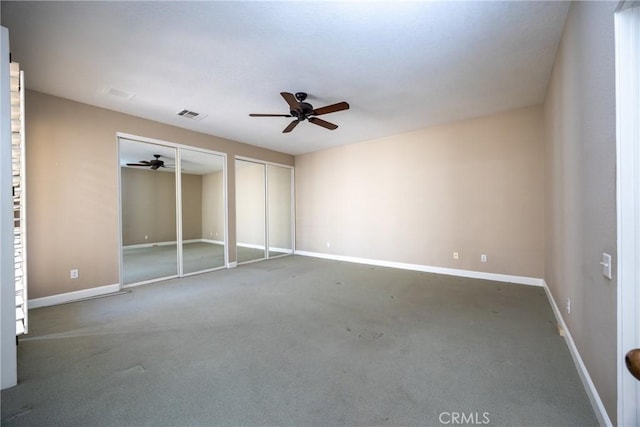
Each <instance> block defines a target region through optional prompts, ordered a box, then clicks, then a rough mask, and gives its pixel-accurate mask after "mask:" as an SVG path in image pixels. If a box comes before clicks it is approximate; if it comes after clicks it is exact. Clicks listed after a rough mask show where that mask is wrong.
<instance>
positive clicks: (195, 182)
mask: <svg viewBox="0 0 640 427" xmlns="http://www.w3.org/2000/svg"><path fill="white" fill-rule="evenodd" d="M180 179H181V181H182V239H183V240H193V239H201V238H202V196H203V185H202V175H191V174H186V173H183V174H182V176H181V177H180Z"/></svg>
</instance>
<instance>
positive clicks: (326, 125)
mask: <svg viewBox="0 0 640 427" xmlns="http://www.w3.org/2000/svg"><path fill="white" fill-rule="evenodd" d="M309 122H310V123H313V124H314V125H318V126H322V127H323V128H327V129H329V130H334V129H338V125H334V124H333V123H329V122H328V121H326V120H322V119H319V118H317V117H309Z"/></svg>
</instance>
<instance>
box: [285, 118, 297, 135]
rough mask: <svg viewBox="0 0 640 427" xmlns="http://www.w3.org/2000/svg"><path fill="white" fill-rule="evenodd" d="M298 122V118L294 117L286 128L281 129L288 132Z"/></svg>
mask: <svg viewBox="0 0 640 427" xmlns="http://www.w3.org/2000/svg"><path fill="white" fill-rule="evenodd" d="M298 123H300V120H298V119H296V120H294V121H292V122H291V123H289V126H287V127H286V128H284V130H283V131H282V133H289V132H291V131H292V130H293V128H295V127H296V126H298Z"/></svg>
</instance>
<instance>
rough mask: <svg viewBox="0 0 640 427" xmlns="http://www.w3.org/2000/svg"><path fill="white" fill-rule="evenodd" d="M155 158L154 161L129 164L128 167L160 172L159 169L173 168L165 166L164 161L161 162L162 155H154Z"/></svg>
mask: <svg viewBox="0 0 640 427" xmlns="http://www.w3.org/2000/svg"><path fill="white" fill-rule="evenodd" d="M153 157H155V159H153V160H140V162H139V163H127V166H142V167H147V168H149V169H151V170H158V168H166V167H169V168H171V166H165V165H164V161H162V160H160V157H162V156H161V155H160V154H154V155H153Z"/></svg>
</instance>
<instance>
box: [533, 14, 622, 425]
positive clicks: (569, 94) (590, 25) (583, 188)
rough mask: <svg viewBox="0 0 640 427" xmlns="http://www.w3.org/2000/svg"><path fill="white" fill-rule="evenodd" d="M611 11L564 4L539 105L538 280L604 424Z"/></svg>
mask: <svg viewBox="0 0 640 427" xmlns="http://www.w3.org/2000/svg"><path fill="white" fill-rule="evenodd" d="M616 5H617V3H616V2H575V3H573V4H572V5H571V8H570V10H569V15H568V17H567V21H566V24H565V29H564V34H563V37H562V42H561V44H560V47H559V51H558V53H557V56H556V60H555V65H554V69H553V74H552V77H551V80H550V83H549V87H548V89H547V96H546V100H545V104H544V118H545V120H544V124H545V133H546V147H545V157H546V165H547V168H546V182H545V196H546V197H545V206H546V209H545V225H546V235H547V240H546V251H545V253H546V274H545V280H546V282H547V284H548V286H549V289H550V290H551V292H552V294H553V296H554V299H555V300H556V301H557V303H558V305H559V306H560V307H561V310H562V311H563V317H564V319H565V321H566V323H567V326H568V328H569V330H570V331H571V335H572V336H573V339H574V341H575V343H576V346H577V348H578V351H579V352H580V355H581V357H582V358H583V360H584V363H585V365H586V367H587V370H588V371H589V374H590V376H591V378H592V380H593V382H594V384H595V386H596V389H597V390H598V393H599V395H600V397H601V398H602V400H603V403H604V405H605V407H606V409H607V412H608V414H609V417H610V418H611V420H612V421H613V423H614V424H615V422H616V421H615V420H616V412H617V404H616V399H617V397H616V388H617V380H616V377H617V374H616V348H617V345H616V337H617V332H616V331H617V329H616V328H617V327H616V318H617V317H616V316H617V314H616V310H617V308H616V277H615V276H614V279H613V280H608V279H606V278H605V277H604V276H602V274H601V266H600V264H599V262H600V261H601V260H602V252H607V253H609V254H611V255H612V257H613V263H614V268H613V269H612V270H613V272H614V275H615V271H616V269H615V264H616V209H615V206H616V199H615V197H616V181H615V177H616V129H615V126H616V123H615V80H614V79H615V74H614V26H613V12H614V10H615V8H616ZM567 298H570V299H571V314H568V313H567V312H566V309H565V307H566V300H567Z"/></svg>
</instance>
